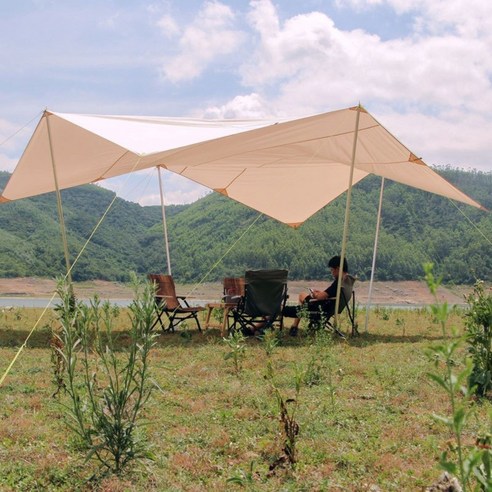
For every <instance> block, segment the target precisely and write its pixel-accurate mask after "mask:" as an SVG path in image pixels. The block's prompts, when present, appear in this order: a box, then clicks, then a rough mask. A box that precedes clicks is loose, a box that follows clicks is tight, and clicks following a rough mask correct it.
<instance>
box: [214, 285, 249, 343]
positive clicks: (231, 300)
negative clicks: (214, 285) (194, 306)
mask: <svg viewBox="0 0 492 492" xmlns="http://www.w3.org/2000/svg"><path fill="white" fill-rule="evenodd" d="M223 286H224V287H223V295H222V300H221V302H209V303H208V304H207V305H206V308H207V317H206V321H205V329H207V328H211V327H214V328H220V334H221V336H224V335H225V327H226V324H227V328H228V329H229V328H230V323H229V320H230V315H231V310H232V309H233V308H235V307H236V306H237V304H238V302H239V300H240V299H241V297H243V296H244V278H243V277H225V278H224V281H223ZM214 309H221V310H222V320H221V323H220V324H214V323H213V322H211V321H210V318H211V315H212V311H213V310H214Z"/></svg>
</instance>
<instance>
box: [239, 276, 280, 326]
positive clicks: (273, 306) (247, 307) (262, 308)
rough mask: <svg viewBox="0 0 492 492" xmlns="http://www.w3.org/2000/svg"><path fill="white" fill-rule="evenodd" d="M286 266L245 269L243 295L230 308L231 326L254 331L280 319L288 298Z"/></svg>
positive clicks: (278, 321)
mask: <svg viewBox="0 0 492 492" xmlns="http://www.w3.org/2000/svg"><path fill="white" fill-rule="evenodd" d="M287 275H288V271H287V270H248V271H247V272H246V273H245V275H244V296H243V297H242V298H241V299H240V301H239V303H238V304H237V306H236V307H235V308H234V309H233V310H232V315H233V319H234V324H233V326H232V328H231V329H232V330H236V329H241V330H242V331H243V333H246V334H254V332H255V331H256V330H257V327H258V326H261V329H262V330H265V329H268V328H271V327H272V326H273V324H274V323H280V328H282V324H283V317H282V311H283V309H284V306H285V302H286V300H287Z"/></svg>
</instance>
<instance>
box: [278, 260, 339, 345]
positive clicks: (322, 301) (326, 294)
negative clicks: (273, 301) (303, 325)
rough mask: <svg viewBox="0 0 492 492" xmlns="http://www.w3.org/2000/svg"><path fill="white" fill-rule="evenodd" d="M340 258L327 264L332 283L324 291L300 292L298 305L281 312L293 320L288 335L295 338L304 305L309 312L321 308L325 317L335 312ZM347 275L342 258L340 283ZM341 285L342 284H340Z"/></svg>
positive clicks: (286, 307) (287, 307)
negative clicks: (307, 304)
mask: <svg viewBox="0 0 492 492" xmlns="http://www.w3.org/2000/svg"><path fill="white" fill-rule="evenodd" d="M340 259H341V258H340V256H333V257H332V258H330V261H329V262H328V267H329V268H330V271H331V274H332V275H333V278H334V281H333V282H332V283H331V285H329V286H328V288H326V289H325V290H313V289H310V292H309V293H307V292H301V293H300V294H299V305H297V306H285V308H284V310H283V315H284V316H285V317H287V318H294V322H293V323H292V326H291V328H290V331H289V333H290V335H292V336H296V335H297V330H298V328H299V323H300V322H301V318H300V314H301V312H302V310H303V309H305V308H306V303H307V302H309V310H310V311H316V310H317V306H319V307H321V308H322V310H323V312H325V313H327V315H330V316H331V315H333V313H334V312H335V297H336V295H337V285H338V279H339V277H340ZM347 275H348V264H347V259H346V258H344V261H343V273H342V282H343V281H344V280H345V277H346V276H347ZM342 285H343V284H342Z"/></svg>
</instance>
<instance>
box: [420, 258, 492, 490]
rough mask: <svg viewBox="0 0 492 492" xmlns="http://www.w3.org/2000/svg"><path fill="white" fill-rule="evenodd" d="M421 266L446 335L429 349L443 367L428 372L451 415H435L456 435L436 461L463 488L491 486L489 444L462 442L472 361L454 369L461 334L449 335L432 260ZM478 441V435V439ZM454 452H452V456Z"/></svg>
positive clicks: (468, 411) (468, 412) (470, 393)
mask: <svg viewBox="0 0 492 492" xmlns="http://www.w3.org/2000/svg"><path fill="white" fill-rule="evenodd" d="M424 270H425V279H426V282H427V285H428V287H429V290H430V292H431V293H432V295H433V296H434V299H435V300H436V302H435V304H433V305H432V306H431V310H432V314H433V315H434V317H435V318H436V320H437V322H438V323H439V324H440V325H441V328H442V332H443V337H444V338H445V339H448V341H447V342H446V343H443V344H441V345H437V346H435V347H433V348H432V349H431V351H430V353H429V355H430V356H431V358H432V360H433V361H434V363H435V367H436V368H439V367H441V366H443V367H444V371H443V373H438V372H436V373H429V374H428V376H429V377H430V379H432V380H433V381H434V382H435V383H437V384H438V385H439V386H440V387H441V388H443V389H444V391H445V392H446V393H447V395H448V398H449V402H450V406H451V415H450V416H442V415H435V418H436V419H437V420H439V421H440V422H443V423H444V424H445V425H446V426H448V427H449V430H450V431H451V432H452V433H453V435H454V438H455V444H454V446H451V453H449V452H448V451H445V452H443V453H442V455H441V458H440V460H439V464H440V466H441V467H442V468H443V469H444V470H446V471H447V472H449V473H451V474H453V475H456V476H458V477H459V479H460V481H461V485H462V488H463V492H466V491H467V490H483V491H486V490H491V487H492V475H491V473H490V471H491V467H490V462H491V457H492V455H491V452H490V446H480V447H479V446H477V445H475V446H465V444H464V442H463V431H464V428H465V426H466V424H467V421H468V419H469V418H470V416H471V414H472V407H471V401H472V396H473V391H474V388H468V387H467V386H466V382H467V380H468V379H469V377H470V374H471V372H472V361H471V360H470V359H468V360H467V361H466V364H465V366H464V368H463V369H462V370H457V369H456V367H457V363H456V359H457V357H458V352H459V350H460V349H461V348H462V346H463V343H464V338H463V337H458V336H457V335H456V333H455V334H454V336H453V338H448V333H447V326H446V323H447V320H448V316H449V309H448V305H447V303H442V304H439V303H438V301H437V289H438V287H439V285H440V282H441V281H440V279H436V278H435V277H434V274H433V272H432V264H425V265H424ZM460 394H461V397H460ZM479 441H480V439H478V440H477V443H478V442H479ZM453 456H455V458H454V459H453ZM473 487H474V488H473Z"/></svg>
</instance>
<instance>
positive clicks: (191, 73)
mask: <svg viewBox="0 0 492 492" xmlns="http://www.w3.org/2000/svg"><path fill="white" fill-rule="evenodd" d="M242 37H243V36H242V33H241V32H240V31H238V30H236V29H235V28H234V13H233V11H232V9H231V8H230V7H228V6H227V5H225V4H222V3H219V2H206V3H205V4H204V7H203V9H202V10H201V11H200V12H199V14H198V15H197V17H196V18H195V19H194V21H193V22H192V23H191V24H190V25H188V26H187V27H186V28H185V29H184V31H183V35H182V37H181V39H180V41H179V53H178V54H177V55H176V56H174V57H172V58H171V59H170V60H168V61H166V62H165V63H164V66H163V68H162V73H163V75H164V77H165V78H166V79H168V80H170V81H171V82H174V83H178V82H181V81H186V80H191V79H194V78H196V77H198V76H199V75H201V74H202V73H203V71H204V70H206V69H207V68H208V66H209V65H210V64H212V63H215V62H217V60H218V59H220V58H221V57H223V56H225V55H229V54H231V53H234V52H235V51H236V49H237V47H238V46H239V44H240V43H241V40H242Z"/></svg>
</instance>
